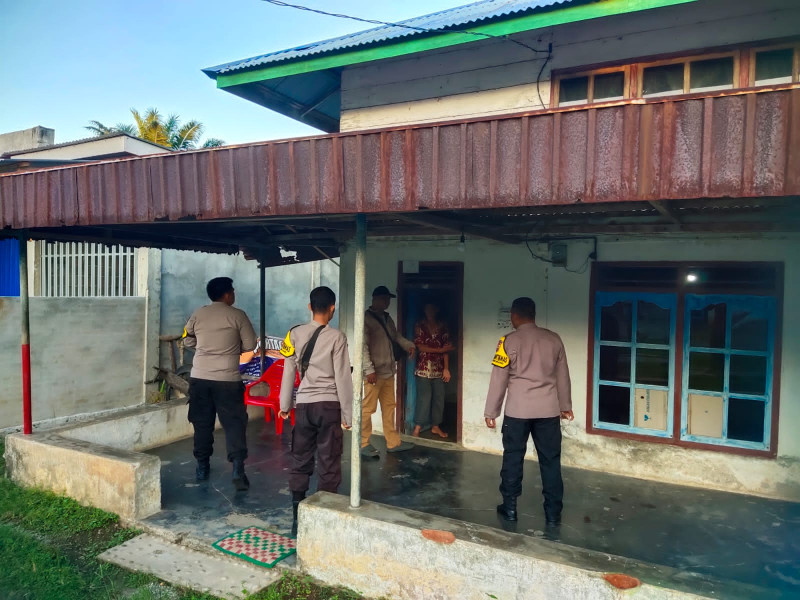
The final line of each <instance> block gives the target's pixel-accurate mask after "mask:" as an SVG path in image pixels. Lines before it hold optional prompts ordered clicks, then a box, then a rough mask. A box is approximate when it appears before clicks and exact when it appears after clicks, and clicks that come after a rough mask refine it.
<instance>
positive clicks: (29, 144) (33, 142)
mask: <svg viewBox="0 0 800 600" xmlns="http://www.w3.org/2000/svg"><path fill="white" fill-rule="evenodd" d="M55 139H56V130H55V129H48V128H47V127H42V126H41V125H37V126H36V127H31V128H29V129H21V130H20V131H9V132H8V133H0V154H2V153H3V152H14V151H16V150H28V149H29V148H39V147H41V146H49V145H51V144H52V143H53V142H55Z"/></svg>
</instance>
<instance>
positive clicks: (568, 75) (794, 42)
mask: <svg viewBox="0 0 800 600" xmlns="http://www.w3.org/2000/svg"><path fill="white" fill-rule="evenodd" d="M784 48H793V49H794V58H793V61H792V81H791V82H784V83H773V84H756V81H755V64H756V54H757V53H758V52H764V51H768V50H780V49H784ZM729 56H730V57H733V78H732V85H731V87H729V88H728V87H725V88H700V89H696V90H692V89H691V87H690V85H691V63H693V62H698V61H704V60H713V59H715V58H725V57H729ZM670 64H683V65H684V72H683V89H682V90H681V91H675V92H673V93H664V94H653V95H649V96H647V97H645V96H643V95H642V88H643V84H644V81H643V80H644V77H643V75H644V69H647V68H650V67H658V66H664V65H670ZM619 71H622V72H623V73H624V74H625V84H624V85H625V87H624V96H623V98H622V99H617V100H600V101H595V100H594V99H593V91H594V76H595V75H603V74H606V73H615V72H619ZM574 77H589V88H588V89H587V96H588V97H587V100H586V102H583V103H578V102H575V103H570V104H568V105H566V106H564V105H560V104H559V93H560V89H561V81H562V80H563V79H572V78H574ZM797 85H800V40H798V39H789V40H783V41H778V42H774V43H768V42H767V43H765V42H762V43H759V42H755V43H748V44H741V45H737V46H727V47H716V48H708V49H707V50H698V51H695V52H694V53H692V54H683V55H681V54H672V55H670V56H667V57H664V58H656V57H654V58H652V59H639V60H637V61H635V62H629V63H603V64H599V65H597V66H596V67H591V66H589V67H584V68H581V67H578V68H568V69H562V70H554V71H553V74H552V77H551V85H550V108H552V109H556V108H574V107H576V106H600V105H603V104H615V103H619V102H625V101H630V100H644V101H658V100H660V99H663V98H674V97H676V96H694V95H702V94H709V95H713V94H715V93H725V92H730V91H732V90H744V89H752V88H776V87H780V88H783V87H795V86H797Z"/></svg>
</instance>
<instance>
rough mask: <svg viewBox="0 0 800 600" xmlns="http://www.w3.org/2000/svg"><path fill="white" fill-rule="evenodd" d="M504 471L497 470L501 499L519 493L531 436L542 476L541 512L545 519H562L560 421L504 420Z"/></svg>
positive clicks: (562, 491) (562, 483) (511, 418)
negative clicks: (542, 510)
mask: <svg viewBox="0 0 800 600" xmlns="http://www.w3.org/2000/svg"><path fill="white" fill-rule="evenodd" d="M502 431H503V468H502V470H501V471H500V493H501V494H502V495H503V498H518V497H519V496H520V495H521V494H522V467H523V463H524V460H525V450H526V448H527V444H528V436H529V435H530V436H531V437H533V444H534V446H535V447H536V454H537V455H538V457H539V471H540V472H541V475H542V495H543V496H544V513H545V516H546V518H547V519H548V520H557V519H558V518H559V517H560V516H561V509H562V508H563V506H564V504H563V500H564V482H563V481H562V479H561V421H560V418H559V417H549V418H546V419H516V418H514V417H509V416H508V415H506V416H505V417H504V418H503V429H502Z"/></svg>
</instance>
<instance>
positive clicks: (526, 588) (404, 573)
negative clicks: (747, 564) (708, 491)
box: [297, 492, 763, 600]
mask: <svg viewBox="0 0 800 600" xmlns="http://www.w3.org/2000/svg"><path fill="white" fill-rule="evenodd" d="M429 529H430V530H441V531H446V532H450V533H452V534H453V536H454V537H455V541H453V542H452V543H447V542H449V541H450V540H451V539H452V537H451V536H441V535H435V534H434V535H431V534H430V533H429V534H428V535H427V536H425V535H423V533H422V530H429ZM430 538H439V539H440V541H436V539H430ZM448 538H449V539H448ZM297 555H298V560H299V567H300V568H301V570H303V571H305V572H307V573H308V574H310V575H312V576H313V577H316V578H318V579H320V580H322V581H325V582H326V583H328V584H331V585H341V586H346V587H349V588H352V589H355V590H358V591H359V592H360V593H362V594H364V595H367V596H371V597H384V596H385V597H391V598H393V599H395V600H418V599H419V598H439V599H448V598H453V599H456V598H457V599H458V600H486V599H487V598H498V599H502V600H511V599H517V600H523V599H524V600H534V599H536V600H560V599H563V600H581V599H587V600H588V599H592V600H595V599H597V600H606V599H608V600H611V599H617V598H623V597H635V598H639V599H642V600H645V599H647V600H678V599H686V600H688V599H696V598H709V597H716V598H718V597H723V598H726V599H729V600H733V599H738V598H742V599H744V598H755V597H760V593H763V590H754V589H749V588H748V586H743V585H740V584H735V585H728V584H725V583H721V582H715V581H713V580H709V579H708V578H707V577H705V576H700V575H696V574H693V573H687V572H679V571H677V570H675V569H671V568H667V567H662V566H658V565H651V564H647V563H642V562H638V561H634V560H630V559H626V558H623V557H619V556H613V555H610V554H604V553H600V552H593V551H590V550H585V549H583V548H575V547H572V546H567V545H564V544H560V543H555V542H550V541H547V540H543V539H537V538H532V537H528V536H523V535H519V534H515V533H508V532H505V531H501V530H498V529H493V528H489V527H483V526H479V525H474V524H471V523H465V522H463V521H456V520H453V519H446V518H443V517H437V516H434V515H429V514H425V513H420V512H416V511H410V510H405V509H401V508H395V507H391V506H386V505H382V504H376V503H372V502H365V503H363V505H362V506H361V508H359V509H356V510H354V509H351V508H350V507H349V498H347V497H345V496H340V495H335V494H327V493H324V492H320V493H318V494H315V495H314V496H312V497H311V498H309V499H307V500H306V501H304V502H303V503H302V504H301V505H300V518H299V528H298V547H297ZM609 573H622V574H625V575H629V576H631V577H635V578H638V579H639V580H640V581H641V585H639V586H638V587H636V588H634V589H628V590H621V589H618V588H616V587H614V586H612V585H611V584H610V583H608V582H607V581H606V580H605V579H603V576H604V575H605V574H609Z"/></svg>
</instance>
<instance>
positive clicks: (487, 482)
mask: <svg viewBox="0 0 800 600" xmlns="http://www.w3.org/2000/svg"><path fill="white" fill-rule="evenodd" d="M373 439H374V444H375V446H376V447H378V448H380V449H381V458H380V460H375V461H365V462H364V464H363V470H362V473H363V478H362V495H363V497H364V498H365V499H367V500H372V501H375V502H381V503H384V504H389V505H394V506H399V507H404V508H409V509H413V510H418V511H422V512H428V513H433V514H436V515H440V516H443V517H450V518H455V519H459V520H463V521H467V522H472V523H476V524H480V525H486V526H489V527H497V528H502V529H505V530H507V531H514V532H516V533H519V534H522V535H531V536H541V535H542V530H543V529H544V517H543V515H542V510H541V484H540V481H539V472H538V465H537V463H535V462H533V461H526V464H525V476H524V484H523V487H524V492H523V496H522V497H521V498H520V512H521V514H520V520H519V521H518V522H517V523H515V524H509V523H506V522H504V521H502V520H501V519H500V518H499V517H498V516H497V514H496V512H495V506H496V504H497V503H498V501H499V498H498V496H499V493H498V491H497V486H498V484H499V471H500V457H499V456H496V455H491V454H485V453H481V452H473V451H464V450H461V449H459V448H456V449H453V446H449V448H448V447H441V445H440V446H439V447H431V446H430V445H425V446H418V447H417V448H415V449H413V450H410V451H408V452H405V453H399V454H389V455H386V454H385V451H384V448H385V446H384V444H383V443H382V442H383V439H382V438H380V437H375V438H373ZM289 440H290V432H289V428H288V427H287V428H286V430H285V431H284V435H283V437H282V438H278V437H277V436H276V435H275V432H274V426H273V425H272V424H271V423H267V424H265V423H264V422H263V421H253V422H251V424H250V425H249V428H248V443H249V448H250V457H249V458H248V461H247V472H248V476H249V478H250V483H251V488H250V491H249V492H246V493H238V494H237V493H236V492H235V491H234V490H233V487H232V486H231V483H230V466H229V465H228V464H227V462H226V460H225V451H224V448H225V442H224V434H223V433H222V432H221V431H220V432H218V433H217V435H216V445H215V447H216V453H215V455H214V457H213V458H212V474H211V480H210V481H209V482H206V483H202V484H198V483H196V482H195V481H194V466H195V463H194V459H193V458H192V441H191V439H185V440H181V441H179V442H176V443H173V444H170V445H169V446H165V447H163V448H159V449H156V450H153V451H151V453H152V454H155V455H157V456H159V457H160V458H161V460H162V467H161V480H162V481H161V485H162V506H163V508H164V510H162V512H160V513H158V514H157V515H154V516H153V517H150V518H149V519H147V523H148V524H150V525H153V526H156V527H163V528H167V529H170V530H172V531H175V532H180V533H185V534H188V535H190V536H192V537H194V538H196V539H200V540H203V541H205V542H207V543H209V544H211V543H213V542H214V541H216V540H217V539H219V538H221V537H224V536H225V535H228V534H230V533H232V532H234V531H237V530H238V529H241V528H244V527H247V526H250V525H259V524H261V525H266V526H269V527H272V528H275V529H276V530H278V531H280V530H282V531H285V532H286V533H288V532H289V531H290V529H291V508H290V504H291V496H290V493H289V489H288V486H287V475H288V468H289V456H288V452H289ZM343 462H344V466H343V470H344V481H343V482H342V487H341V488H340V492H342V493H348V492H349V439H346V440H345V456H344V460H343ZM564 482H565V488H566V496H565V509H564V517H563V525H562V527H561V532H560V543H563V544H569V545H572V546H578V547H582V548H586V549H589V550H596V551H600V552H605V553H610V554H615V555H619V556H624V557H628V558H632V559H635V560H639V561H644V562H649V563H655V564H659V565H664V566H668V567H673V568H676V569H680V570H685V571H687V572H694V573H698V574H701V575H704V576H707V577H710V578H714V579H717V580H721V581H727V582H731V583H733V582H741V583H746V584H750V585H755V586H759V587H761V588H764V594H763V597H764V598H798V597H800V504H795V503H790V502H781V501H774V500H766V499H762V498H756V497H752V496H743V495H739V494H729V493H725V492H716V491H706V490H700V489H696V488H690V487H682V486H676V485H668V484H660V483H653V482H647V481H642V480H638V479H632V478H627V477H620V476H615V475H608V474H604V473H597V472H593V471H585V470H580V469H570V468H565V469H564ZM313 489H314V488H313V483H312V490H313ZM723 597H724V596H723Z"/></svg>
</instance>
